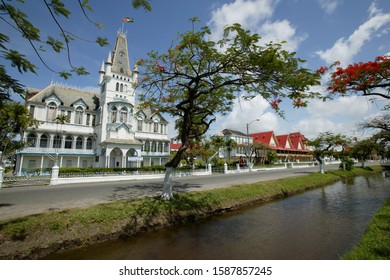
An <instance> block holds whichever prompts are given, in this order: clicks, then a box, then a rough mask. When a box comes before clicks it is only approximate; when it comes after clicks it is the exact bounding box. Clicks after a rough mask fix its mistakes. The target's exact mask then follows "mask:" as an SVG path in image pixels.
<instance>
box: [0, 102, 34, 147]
mask: <svg viewBox="0 0 390 280" xmlns="http://www.w3.org/2000/svg"><path fill="white" fill-rule="evenodd" d="M37 125H38V122H37V121H35V120H33V119H31V118H30V116H29V112H28V110H27V108H26V106H24V105H21V104H19V103H17V102H12V101H7V102H4V103H3V104H0V151H2V152H3V155H8V154H10V153H12V152H13V151H14V150H16V149H20V148H22V147H24V145H25V143H24V142H23V140H22V139H21V137H20V136H21V135H20V133H21V132H22V131H24V130H25V129H26V128H28V127H31V126H37Z"/></svg>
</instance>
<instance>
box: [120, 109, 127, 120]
mask: <svg viewBox="0 0 390 280" xmlns="http://www.w3.org/2000/svg"><path fill="white" fill-rule="evenodd" d="M119 121H120V122H121V123H127V108H126V107H122V109H121V112H120V119H119Z"/></svg>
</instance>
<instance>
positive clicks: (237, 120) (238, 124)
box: [215, 96, 279, 133]
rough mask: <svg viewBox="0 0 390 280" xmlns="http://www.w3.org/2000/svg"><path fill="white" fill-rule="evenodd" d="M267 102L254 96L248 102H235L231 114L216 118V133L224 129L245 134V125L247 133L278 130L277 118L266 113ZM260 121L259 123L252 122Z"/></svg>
mask: <svg viewBox="0 0 390 280" xmlns="http://www.w3.org/2000/svg"><path fill="white" fill-rule="evenodd" d="M269 107H270V106H269V104H268V102H267V101H266V100H265V99H264V98H262V97H261V96H256V97H255V98H253V99H252V100H250V101H245V100H242V99H241V100H236V101H235V103H234V105H233V109H232V112H231V113H230V114H229V115H228V116H226V117H224V118H217V127H216V128H215V130H216V131H218V130H223V129H225V128H229V129H233V130H238V131H241V132H243V133H246V129H247V124H249V123H251V124H250V125H249V133H254V132H259V131H267V130H275V131H277V130H278V129H279V123H278V121H279V117H278V116H276V115H275V114H273V113H271V112H266V110H267V109H268V108H269ZM256 119H260V120H259V121H254V120H256ZM252 121H253V122H252Z"/></svg>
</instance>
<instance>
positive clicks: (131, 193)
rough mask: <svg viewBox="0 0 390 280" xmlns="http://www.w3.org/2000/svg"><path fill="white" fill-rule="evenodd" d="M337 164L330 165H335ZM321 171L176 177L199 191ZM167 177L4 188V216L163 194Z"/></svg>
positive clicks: (181, 185) (177, 185) (0, 195)
mask: <svg viewBox="0 0 390 280" xmlns="http://www.w3.org/2000/svg"><path fill="white" fill-rule="evenodd" d="M337 167H338V166H337V165H327V166H326V167H325V170H327V169H335V168H337ZM313 172H318V167H309V168H297V169H295V168H294V169H282V170H272V171H257V172H250V173H240V174H228V175H224V174H216V175H210V176H190V177H181V178H174V179H173V190H174V192H188V191H199V190H205V189H213V188H224V187H229V186H233V185H238V184H249V183H255V182H260V181H267V180H273V179H279V178H287V177H294V176H300V175H306V174H309V173H313ZM162 181H163V179H153V180H134V181H121V182H102V183H93V184H91V183H89V184H72V185H56V186H29V187H15V188H0V220H7V219H11V218H18V217H23V216H26V215H31V214H37V213H42V212H48V211H58V210H64V209H69V208H81V207H88V206H92V205H97V204H101V203H107V202H112V201H116V200H122V199H130V198H137V197H145V196H156V195H160V194H161V188H162Z"/></svg>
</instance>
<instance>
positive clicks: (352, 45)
mask: <svg viewBox="0 0 390 280" xmlns="http://www.w3.org/2000/svg"><path fill="white" fill-rule="evenodd" d="M368 12H369V19H368V20H367V21H366V22H364V23H363V24H362V25H360V26H359V27H358V29H356V30H355V31H354V32H353V33H352V34H351V35H350V36H349V37H348V38H347V39H345V38H344V37H342V38H339V39H338V40H337V41H336V42H335V43H334V45H333V46H332V47H331V48H330V49H327V50H325V51H317V52H316V54H317V55H318V56H319V57H320V58H322V59H323V60H324V61H325V62H326V63H328V64H332V63H333V62H335V61H337V60H340V62H341V64H342V66H346V65H348V64H350V63H351V62H352V61H353V59H354V56H355V55H357V54H358V53H359V52H360V50H361V49H362V47H363V46H364V44H365V43H366V42H368V41H370V40H371V38H372V37H373V36H381V34H384V33H386V32H385V31H384V30H382V28H386V25H388V24H390V13H383V12H382V10H380V9H378V8H377V6H376V5H375V4H371V6H370V8H369V11H368Z"/></svg>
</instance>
